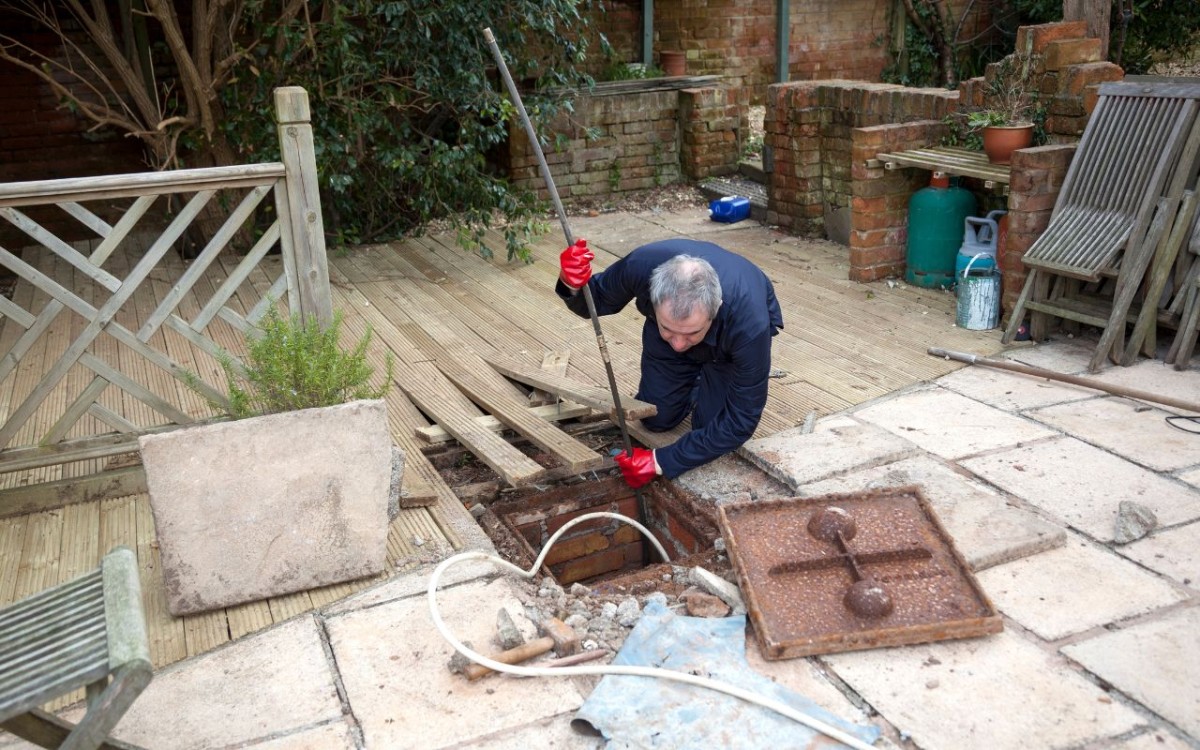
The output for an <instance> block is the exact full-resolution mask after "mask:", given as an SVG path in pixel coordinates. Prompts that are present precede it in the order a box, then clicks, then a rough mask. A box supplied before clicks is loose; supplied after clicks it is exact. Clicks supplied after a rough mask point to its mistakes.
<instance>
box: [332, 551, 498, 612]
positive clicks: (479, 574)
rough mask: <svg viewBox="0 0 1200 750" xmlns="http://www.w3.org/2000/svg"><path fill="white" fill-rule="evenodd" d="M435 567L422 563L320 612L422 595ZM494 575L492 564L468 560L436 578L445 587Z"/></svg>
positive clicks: (369, 605)
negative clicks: (439, 578)
mask: <svg viewBox="0 0 1200 750" xmlns="http://www.w3.org/2000/svg"><path fill="white" fill-rule="evenodd" d="M436 567H437V565H423V566H421V567H419V568H416V569H415V570H410V571H408V572H406V573H402V574H400V575H397V576H394V577H392V578H389V579H388V580H386V581H384V582H383V583H380V584H378V585H375V586H372V587H371V588H369V589H366V590H364V591H360V592H358V593H357V594H354V595H353V596H348V597H346V598H345V599H340V600H338V601H337V602H334V603H333V604H331V605H329V606H328V607H326V608H325V609H324V610H322V612H323V613H324V614H326V615H339V614H344V613H346V612H353V611H354V610H356V609H367V608H369V607H374V606H376V605H379V604H383V603H385V602H390V601H395V600H397V599H406V598H408V597H410V596H416V595H418V594H424V593H425V591H426V589H427V588H428V587H429V578H430V576H432V575H433V571H434V569H435V568H436ZM497 575H500V571H499V570H498V569H497V568H496V566H495V565H493V564H492V563H490V562H487V561H485V560H471V561H468V562H463V563H459V564H457V565H454V566H452V567H451V568H450V569H449V570H447V571H446V573H445V574H444V575H443V576H442V577H441V580H439V581H438V585H439V587H440V588H449V587H452V586H457V585H458V584H460V583H465V582H467V581H474V580H477V579H480V578H495V577H496V576H497Z"/></svg>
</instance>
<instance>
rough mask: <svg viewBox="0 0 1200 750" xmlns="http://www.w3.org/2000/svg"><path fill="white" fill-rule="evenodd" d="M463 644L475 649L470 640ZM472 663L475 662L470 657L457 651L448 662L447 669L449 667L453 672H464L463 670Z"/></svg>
mask: <svg viewBox="0 0 1200 750" xmlns="http://www.w3.org/2000/svg"><path fill="white" fill-rule="evenodd" d="M463 645H464V646H466V647H467V648H469V649H471V650H472V651H474V650H475V647H474V646H472V645H471V642H470V641H463ZM472 663H473V662H472V661H471V660H470V659H468V658H467V657H465V656H463V655H462V654H460V653H459V652H457V651H455V652H454V654H453V655H451V657H450V661H448V662H446V669H449V670H450V673H451V674H462V671H463V670H464V669H466V668H467V666H468V665H470V664H472Z"/></svg>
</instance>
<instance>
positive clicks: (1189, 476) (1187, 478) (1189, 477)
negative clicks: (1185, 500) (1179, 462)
mask: <svg viewBox="0 0 1200 750" xmlns="http://www.w3.org/2000/svg"><path fill="white" fill-rule="evenodd" d="M1175 476H1177V477H1179V479H1180V481H1183V482H1187V483H1188V484H1190V485H1192V486H1193V487H1195V488H1197V489H1200V469H1195V470H1192V471H1184V472H1180V473H1179V474H1176V475H1175Z"/></svg>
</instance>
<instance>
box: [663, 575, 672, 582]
mask: <svg viewBox="0 0 1200 750" xmlns="http://www.w3.org/2000/svg"><path fill="white" fill-rule="evenodd" d="M662 579H663V583H670V582H671V574H670V573H663V576H662Z"/></svg>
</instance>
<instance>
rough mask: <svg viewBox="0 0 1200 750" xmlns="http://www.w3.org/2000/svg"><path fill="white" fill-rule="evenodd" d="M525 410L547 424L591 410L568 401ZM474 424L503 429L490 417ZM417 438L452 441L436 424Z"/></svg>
mask: <svg viewBox="0 0 1200 750" xmlns="http://www.w3.org/2000/svg"><path fill="white" fill-rule="evenodd" d="M526 408H528V409H529V413H530V414H532V415H533V416H535V417H537V418H538V419H544V420H546V421H548V422H561V421H563V420H567V419H574V418H576V417H583V416H587V415H588V414H591V413H592V410H591V409H589V408H588V407H586V406H584V405H583V404H573V403H571V402H570V401H560V402H559V403H557V404H545V405H543V406H530V407H526ZM475 422H476V423H478V424H479V425H480V426H481V427H486V428H487V429H489V430H491V431H492V432H501V431H503V430H504V427H505V425H504V423H503V422H501V421H500V420H499V419H496V418H495V417H493V416H491V415H488V416H486V417H475ZM417 437H419V438H421V439H422V440H424V441H425V442H427V443H429V444H431V445H434V444H437V443H445V442H448V441H451V440H453V439H454V436H453V435H451V434H450V433H448V432H446V430H445V429H444V428H443V427H442V426H441V425H436V424H434V425H430V426H429V427H422V428H421V429H419V430H417Z"/></svg>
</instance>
